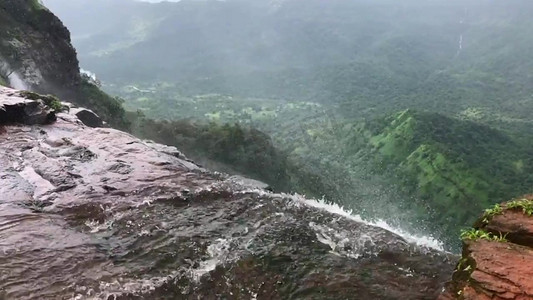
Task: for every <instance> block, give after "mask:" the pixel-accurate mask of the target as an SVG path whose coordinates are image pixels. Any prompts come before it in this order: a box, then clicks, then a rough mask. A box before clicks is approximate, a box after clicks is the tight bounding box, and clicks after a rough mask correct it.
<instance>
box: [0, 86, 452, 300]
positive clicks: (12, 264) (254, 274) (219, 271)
mask: <svg viewBox="0 0 533 300" xmlns="http://www.w3.org/2000/svg"><path fill="white" fill-rule="evenodd" d="M23 95H24V94H23V93H21V92H19V91H16V90H12V89H8V88H1V89H0V124H1V125H0V126H1V127H0V178H1V184H0V195H1V197H0V251H1V254H2V255H0V298H2V297H3V299H434V298H436V297H437V295H438V294H439V292H440V291H441V289H442V284H443V282H444V281H445V280H446V278H447V276H448V274H450V273H451V271H452V269H453V265H454V263H455V257H454V256H453V255H450V254H447V253H444V252H442V251H439V250H435V249H432V248H429V247H426V246H423V245H418V244H416V243H414V242H413V241H414V240H410V239H408V238H405V237H402V236H399V235H397V234H394V233H392V232H390V231H388V230H385V229H382V228H379V227H376V226H372V225H370V224H368V223H365V222H363V221H362V220H360V219H358V218H357V217H355V216H352V215H349V214H347V213H342V212H339V210H338V209H336V208H335V207H334V206H328V205H326V204H324V203H321V202H318V201H314V200H308V199H305V198H303V197H300V196H297V195H286V194H275V193H271V192H268V191H265V190H263V189H261V186H260V184H258V183H256V182H254V181H245V180H242V179H241V178H239V177H230V176H228V175H225V174H220V173H214V172H210V171H208V170H205V169H203V168H201V167H199V166H197V165H196V164H194V163H193V162H191V161H189V160H188V159H187V158H185V157H184V156H183V154H181V153H180V152H179V151H178V150H177V149H175V148H173V147H167V146H164V145H160V144H156V143H153V142H150V141H143V140H139V139H137V138H135V137H133V136H131V135H129V134H127V133H124V132H121V131H118V130H114V129H111V128H102V127H100V128H93V127H90V126H87V125H85V124H84V123H83V122H82V120H80V119H79V118H78V117H77V116H76V115H75V113H76V112H79V109H74V108H71V109H70V112H69V111H66V112H57V111H54V110H53V109H51V108H50V107H48V106H47V105H46V104H45V102H44V101H42V100H39V99H37V98H38V97H34V96H33V97H32V98H34V100H29V99H25V98H24V97H23ZM64 105H65V103H64ZM6 116H7V117H6ZM92 121H94V119H92V120H91V122H92ZM90 125H93V126H94V125H95V123H91V124H90ZM335 210H337V211H335Z"/></svg>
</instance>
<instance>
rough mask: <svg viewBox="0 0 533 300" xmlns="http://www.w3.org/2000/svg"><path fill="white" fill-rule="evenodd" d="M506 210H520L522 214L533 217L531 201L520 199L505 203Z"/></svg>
mask: <svg viewBox="0 0 533 300" xmlns="http://www.w3.org/2000/svg"><path fill="white" fill-rule="evenodd" d="M507 208H509V209H521V210H522V211H523V212H524V214H526V215H528V216H531V215H533V200H528V199H520V200H514V201H511V202H509V203H507Z"/></svg>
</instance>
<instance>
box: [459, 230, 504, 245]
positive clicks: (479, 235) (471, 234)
mask: <svg viewBox="0 0 533 300" xmlns="http://www.w3.org/2000/svg"><path fill="white" fill-rule="evenodd" d="M461 239H463V240H472V241H476V240H487V241H492V242H500V243H505V242H507V239H506V237H505V235H503V234H501V233H500V234H499V235H496V234H493V233H490V232H486V231H484V230H481V229H469V230H464V231H462V232H461Z"/></svg>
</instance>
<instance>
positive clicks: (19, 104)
mask: <svg viewBox="0 0 533 300" xmlns="http://www.w3.org/2000/svg"><path fill="white" fill-rule="evenodd" d="M55 120H56V116H55V113H54V112H53V111H52V109H50V108H49V107H48V106H46V105H45V104H44V102H43V101H41V100H30V99H25V98H22V97H21V96H20V94H19V92H18V91H15V90H12V89H8V88H3V87H1V86H0V125H2V124H10V123H21V124H26V125H36V124H49V123H52V122H54V121H55Z"/></svg>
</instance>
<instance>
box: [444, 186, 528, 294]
mask: <svg viewBox="0 0 533 300" xmlns="http://www.w3.org/2000/svg"><path fill="white" fill-rule="evenodd" d="M513 203H514V205H513ZM517 203H518V205H516V204H517ZM524 205H526V206H527V205H531V208H533V197H532V196H526V197H524V199H522V200H518V202H516V201H515V202H509V203H504V204H502V205H501V208H502V210H501V211H498V212H497V213H496V214H495V215H494V216H484V217H482V218H481V219H480V220H479V221H478V222H477V223H476V224H475V226H474V228H475V229H477V230H482V231H484V232H488V233H491V234H493V236H503V237H505V239H506V241H504V242H502V241H490V240H486V239H477V240H466V241H465V243H464V246H463V247H464V248H463V257H462V259H461V260H460V261H459V264H458V266H457V269H456V271H455V273H454V275H453V280H452V281H451V282H450V283H449V284H448V285H447V287H446V291H445V292H444V293H443V294H442V295H441V296H440V297H439V299H441V300H444V299H502V300H503V299H517V300H518V299H524V300H525V299H533V217H532V216H531V215H530V214H529V213H528V212H527V209H524V207H523V206H524Z"/></svg>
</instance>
